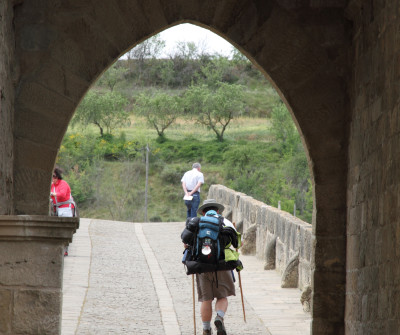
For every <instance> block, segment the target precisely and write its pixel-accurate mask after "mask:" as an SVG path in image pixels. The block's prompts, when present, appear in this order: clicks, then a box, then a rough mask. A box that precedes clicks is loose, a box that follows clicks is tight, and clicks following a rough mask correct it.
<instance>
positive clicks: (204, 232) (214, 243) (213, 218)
mask: <svg viewBox="0 0 400 335" xmlns="http://www.w3.org/2000/svg"><path fill="white" fill-rule="evenodd" d="M222 221H223V218H222V216H219V215H218V214H217V212H216V211H214V210H210V211H208V212H207V213H206V214H205V216H202V217H201V218H200V222H199V230H198V232H197V238H196V246H195V250H194V260H197V261H198V262H201V263H206V264H216V265H217V264H218V262H219V261H220V260H221V259H224V253H223V250H224V246H221V242H220V240H219V235H220V232H221V230H222Z"/></svg>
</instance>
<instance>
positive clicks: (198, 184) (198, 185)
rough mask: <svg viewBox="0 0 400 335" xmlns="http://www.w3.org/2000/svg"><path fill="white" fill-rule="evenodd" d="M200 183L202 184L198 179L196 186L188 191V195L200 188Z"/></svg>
mask: <svg viewBox="0 0 400 335" xmlns="http://www.w3.org/2000/svg"><path fill="white" fill-rule="evenodd" d="M202 184H203V183H202V182H201V181H199V182H198V183H197V185H196V187H195V188H194V189H193V190H192V191H191V192H190V193H189V195H192V194H193V193H196V192H197V190H198V189H199V188H200V186H201V185H202Z"/></svg>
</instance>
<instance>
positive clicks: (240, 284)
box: [238, 271, 246, 322]
mask: <svg viewBox="0 0 400 335" xmlns="http://www.w3.org/2000/svg"><path fill="white" fill-rule="evenodd" d="M238 277H239V287H240V295H241V297H242V309H243V320H244V322H246V312H245V310H244V302H243V288H242V279H241V277H240V271H238Z"/></svg>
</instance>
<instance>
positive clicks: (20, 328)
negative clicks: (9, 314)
mask: <svg viewBox="0 0 400 335" xmlns="http://www.w3.org/2000/svg"><path fill="white" fill-rule="evenodd" d="M61 307H62V292H61V289H59V290H49V291H44V290H34V289H32V290H20V291H17V292H15V294H14V309H13V321H12V329H13V332H14V333H17V334H31V335H58V334H60V331H61V329H60V328H61Z"/></svg>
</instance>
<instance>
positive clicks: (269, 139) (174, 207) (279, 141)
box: [58, 35, 313, 304]
mask: <svg viewBox="0 0 400 335" xmlns="http://www.w3.org/2000/svg"><path fill="white" fill-rule="evenodd" d="M162 44H163V41H162V38H160V36H158V35H156V36H154V37H152V38H151V39H150V40H148V41H145V42H144V43H143V44H142V45H138V46H136V47H135V48H134V49H133V50H131V51H129V52H128V53H127V54H126V55H125V56H124V57H122V58H121V59H119V60H118V61H117V62H116V63H114V64H113V65H112V66H111V67H110V68H109V69H108V70H106V72H105V73H104V74H103V76H102V77H101V78H99V80H98V81H97V82H96V83H95V84H94V85H93V86H92V88H91V89H90V91H89V92H88V93H87V95H86V97H85V98H84V99H83V101H82V102H81V104H80V106H79V107H78V111H77V113H76V115H75V117H74V119H73V120H72V127H71V128H70V129H69V130H68V131H67V133H66V136H65V138H64V141H63V143H62V146H61V151H60V154H59V158H58V164H60V165H61V166H62V167H63V168H64V169H66V170H67V171H68V172H69V173H68V174H67V175H66V178H67V179H69V180H72V183H73V185H72V188H73V193H75V194H79V192H81V193H80V194H79V198H81V199H82V202H81V204H82V207H81V210H80V212H81V215H82V216H84V217H91V218H101V219H111V220H118V221H129V222H142V221H147V220H146V219H145V218H146V217H148V219H149V220H148V221H162V222H165V221H184V220H185V210H184V206H183V202H182V195H183V194H182V190H181V187H180V179H181V177H182V174H183V173H184V171H185V170H187V169H189V168H190V166H191V163H193V162H194V161H200V162H201V163H202V164H203V167H204V168H203V171H204V173H205V175H206V178H208V181H207V184H208V185H205V187H204V188H203V192H204V193H207V191H208V189H209V187H210V185H212V184H224V185H226V186H228V187H230V188H233V189H234V190H235V191H238V192H243V193H246V194H247V195H250V196H252V197H253V198H255V199H257V200H260V201H263V202H265V203H266V204H268V205H271V206H274V207H278V206H280V207H281V208H282V209H283V210H286V211H287V212H290V213H294V214H295V215H296V216H300V217H304V218H305V219H306V220H308V221H311V216H312V211H313V201H312V187H311V181H310V176H309V170H308V165H307V158H306V154H305V152H304V149H303V146H302V143H301V139H300V136H299V134H298V131H297V129H296V127H295V125H294V123H293V121H292V119H291V116H290V113H289V111H288V110H287V109H286V107H285V105H284V104H283V102H282V101H281V100H280V98H279V95H278V94H277V93H276V91H275V90H274V89H273V87H272V86H271V84H270V83H269V82H268V81H267V80H266V79H265V77H264V76H263V75H262V74H261V73H260V72H259V71H258V70H257V68H256V67H255V66H254V65H253V64H252V63H251V62H250V61H249V60H248V59H247V58H245V57H244V56H243V55H241V54H240V52H239V51H238V50H236V49H233V50H232V52H231V54H230V55H228V56H226V55H221V54H215V53H214V54H213V53H209V52H208V51H207V49H202V48H200V47H199V45H196V44H195V43H192V42H182V43H179V44H178V48H177V51H175V52H174V53H171V54H169V55H167V57H166V56H165V55H164V56H163V57H159V56H158V55H159V53H160V52H161V51H162V48H161V47H162ZM203 46H204V45H203ZM149 51H150V52H149ZM152 53H154V54H152ZM155 55H156V56H155ZM221 87H222V88H224V89H225V90H221V92H220V93H218V89H220V88H221ZM227 87H229V88H232V87H233V90H232V91H230V90H229V89H228V88H227ZM187 92H189V94H190V93H191V95H185V94H187ZM218 94H219V95H218ZM199 96H205V99H204V100H198V99H197V98H198V97H199ZM226 96H229V99H227V100H224V99H223V98H224V97H226ZM175 98H176V99H178V100H179V99H180V100H181V101H180V102H179V101H178V102H177V100H176V99H175ZM238 98H239V99H238ZM214 100H215V102H216V104H213V105H211V107H209V106H208V105H206V104H204V106H203V105H202V108H196V107H198V106H200V104H201V103H203V102H205V101H207V102H210V101H211V102H214ZM119 102H122V103H121V104H120V105H119V104H118V103H119ZM215 102H214V103H215ZM232 102H233V104H232ZM224 103H225V104H226V105H228V109H226V110H220V111H219V110H218V111H215V109H216V106H217V105H218V104H224ZM229 103H231V104H230V105H229ZM174 104H177V106H176V109H174V108H175V107H171V106H173V105H174ZM108 106H112V108H113V109H107V108H108ZM166 106H167V107H166ZM238 106H240V108H238ZM158 108H159V110H158ZM207 108H208V109H210V111H211V112H210V113H208V114H205V116H206V117H208V119H210V118H212V117H216V119H215V120H214V123H209V124H207V123H205V121H204V115H203V119H197V118H196V116H197V115H202V110H201V109H207ZM191 109H192V110H191ZM129 111H133V112H132V113H129ZM171 111H172V112H171ZM96 112H101V113H99V115H95V114H96ZM127 112H128V113H127ZM216 112H219V113H220V114H217V113H216ZM113 116H114V117H115V120H114V121H116V122H115V124H113V123H112V122H111V121H112V120H111V118H112V117H113ZM155 116H157V118H156V117H155ZM168 116H170V117H171V118H170V119H166V118H167V117H168ZM118 117H119V118H118ZM224 117H225V118H224ZM170 120H172V121H171V123H170V124H168V123H169V122H170ZM107 122H108V123H107ZM166 125H167V126H166ZM165 126H166V127H165ZM224 126H226V127H225V128H224ZM163 127H165V128H164V129H163ZM213 127H214V128H213ZM83 128H84V129H85V130H84V131H83V130H82V129H83ZM161 130H162V131H161ZM222 130H223V131H222ZM149 152H150V154H149ZM146 156H150V159H149V162H150V164H149V165H150V168H149V169H148V170H147V171H148V172H149V174H148V175H149V180H150V183H149V188H148V190H149V194H148V196H149V197H150V201H149V209H150V210H152V211H150V212H149V214H148V216H147V214H144V206H145V205H144V203H145V201H144V198H145V197H146V193H145V192H146V188H147V187H146V179H145V178H146V164H145V163H146V161H147V159H146ZM78 160H79V162H78ZM94 177H95V179H94ZM85 183H87V184H85ZM295 183H298V185H297V186H298V188H297V191H296V187H297V186H294V187H293V184H295ZM74 188H75V189H76V190H77V192H74ZM299 195H300V196H299ZM79 198H78V197H77V200H78V199H79ZM86 201H88V202H89V203H90V205H89V206H87V207H86V206H85V205H86V204H85V202H86ZM160 204H162V205H163V206H164V207H160ZM135 205H138V207H137V208H136V209H134V208H133V207H134V206H135ZM168 215H169V216H168ZM309 252H310V253H311V249H309ZM287 257H290V255H287ZM286 261H287V262H289V261H290V259H287V260H286ZM309 268H310V267H309ZM310 277H311V274H309V275H308V279H310ZM309 284H310V285H311V283H310V282H309ZM299 304H300V302H299Z"/></svg>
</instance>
